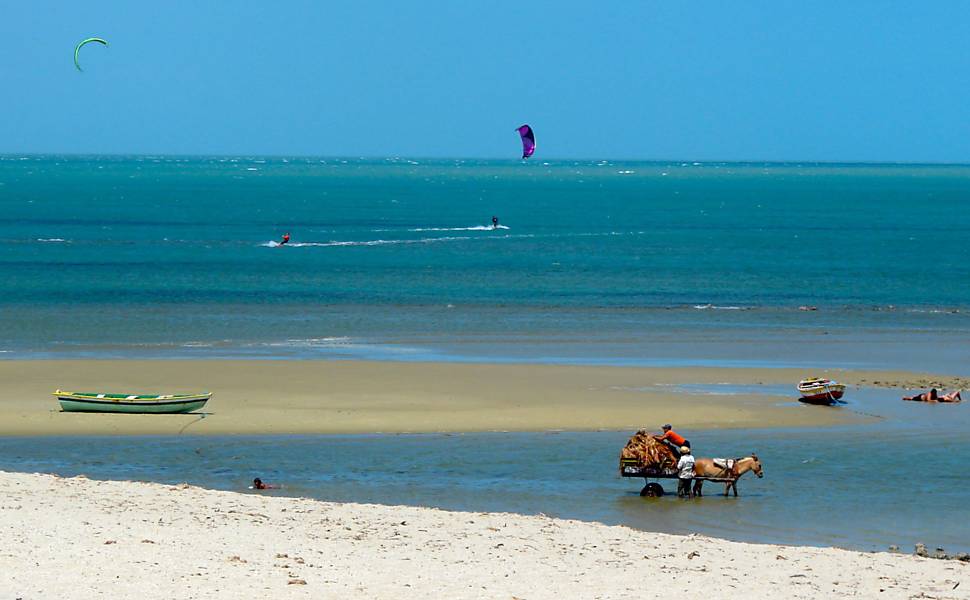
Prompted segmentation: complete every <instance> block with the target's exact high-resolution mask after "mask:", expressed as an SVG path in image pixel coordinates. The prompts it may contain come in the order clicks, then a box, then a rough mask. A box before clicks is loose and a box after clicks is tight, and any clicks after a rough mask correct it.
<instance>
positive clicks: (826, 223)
mask: <svg viewBox="0 0 970 600" xmlns="http://www.w3.org/2000/svg"><path fill="white" fill-rule="evenodd" d="M968 205H970V166H946V165H912V166H910V165H861V164H860V165H854V164H853V165H837V164H761V163H681V162H676V163H644V162H616V161H601V162H589V161H587V162H584V161H547V162H543V161H534V162H524V163H523V162H517V161H474V160H407V159H398V158H389V159H380V160H364V159H315V158H314V159H309V158H289V159H287V158H258V157H222V158H172V157H150V156H143V157H76V156H74V157H66V156H4V157H0V352H2V354H0V356H4V357H7V358H19V357H29V358H46V357H92V356H93V357H113V356H123V357H136V356H139V357H176V356H178V357H226V356H263V357H267V358H317V357H323V358H328V357H329V358H371V359H394V360H422V359H435V360H493V361H521V360H538V361H549V362H557V361H560V362H587V363H613V364H728V365H775V366H782V365H804V364H811V365H816V366H870V367H882V366H885V367H904V368H913V369H930V370H934V371H946V372H955V373H962V374H967V373H968V372H970V369H968V368H967V366H966V365H968V364H970V349H968V348H967V346H968V344H967V343H966V341H967V339H968V334H970V210H967V209H968ZM493 215H495V216H497V217H498V218H499V219H500V225H501V227H500V228H498V229H492V228H491V217H492V216H493ZM287 232H289V233H290V234H291V236H292V241H291V242H290V244H289V245H288V246H284V247H274V244H273V242H274V241H275V240H278V239H279V238H280V237H281V236H282V235H283V234H284V233H287ZM803 306H804V307H816V308H817V310H814V311H807V310H799V307H803Z"/></svg>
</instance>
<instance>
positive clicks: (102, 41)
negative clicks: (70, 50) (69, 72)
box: [74, 38, 108, 71]
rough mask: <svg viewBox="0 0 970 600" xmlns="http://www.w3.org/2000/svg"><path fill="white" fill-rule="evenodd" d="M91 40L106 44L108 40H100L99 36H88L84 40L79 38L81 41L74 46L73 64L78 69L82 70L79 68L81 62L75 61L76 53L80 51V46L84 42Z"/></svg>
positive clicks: (88, 42)
mask: <svg viewBox="0 0 970 600" xmlns="http://www.w3.org/2000/svg"><path fill="white" fill-rule="evenodd" d="M91 42H98V43H99V44H104V45H105V46H107V45H108V42H106V41H104V40H102V39H101V38H88V39H86V40H81V43H80V44H78V45H77V46H75V47H74V66H75V67H77V70H78V71H83V70H84V69H82V68H81V63H79V62H78V61H77V53H78V52H80V51H81V46H83V45H85V44H90V43H91Z"/></svg>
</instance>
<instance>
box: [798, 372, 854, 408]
mask: <svg viewBox="0 0 970 600" xmlns="http://www.w3.org/2000/svg"><path fill="white" fill-rule="evenodd" d="M798 393H799V394H801V395H802V397H801V398H799V400H801V401H802V402H807V403H808V404H833V403H835V402H838V401H839V400H841V399H842V395H843V394H845V386H844V385H842V384H841V383H839V382H837V381H832V380H831V379H823V378H820V377H810V378H808V379H802V380H801V381H799V382H798Z"/></svg>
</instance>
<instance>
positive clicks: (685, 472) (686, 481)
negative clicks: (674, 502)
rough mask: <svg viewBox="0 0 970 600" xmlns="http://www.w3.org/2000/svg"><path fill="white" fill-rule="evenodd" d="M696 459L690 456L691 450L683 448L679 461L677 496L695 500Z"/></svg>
mask: <svg viewBox="0 0 970 600" xmlns="http://www.w3.org/2000/svg"><path fill="white" fill-rule="evenodd" d="M693 482H694V457H693V456H691V455H690V448H689V447H687V446H681V448H680V460H678V461H677V495H678V496H679V497H681V498H693V497H694V490H693V489H692V488H691V484H692V483H693Z"/></svg>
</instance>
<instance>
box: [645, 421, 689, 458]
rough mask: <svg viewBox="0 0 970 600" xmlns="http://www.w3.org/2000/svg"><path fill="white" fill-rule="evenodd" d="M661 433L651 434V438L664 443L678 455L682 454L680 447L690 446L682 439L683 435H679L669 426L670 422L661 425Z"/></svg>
mask: <svg viewBox="0 0 970 600" xmlns="http://www.w3.org/2000/svg"><path fill="white" fill-rule="evenodd" d="M662 429H663V434H661V435H655V436H653V439H655V440H657V441H658V442H661V443H664V444H666V445H667V446H669V447H670V449H671V450H673V451H674V454H676V455H677V456H678V457H679V456H680V455H681V454H682V452H681V451H680V449H681V448H688V449H689V448H690V442H689V441H687V440H686V439H684V436H682V435H680V434H679V433H677V432H676V431H674V430H673V429H672V428H671V427H670V423H667V424H666V425H664V426H663V427H662Z"/></svg>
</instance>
